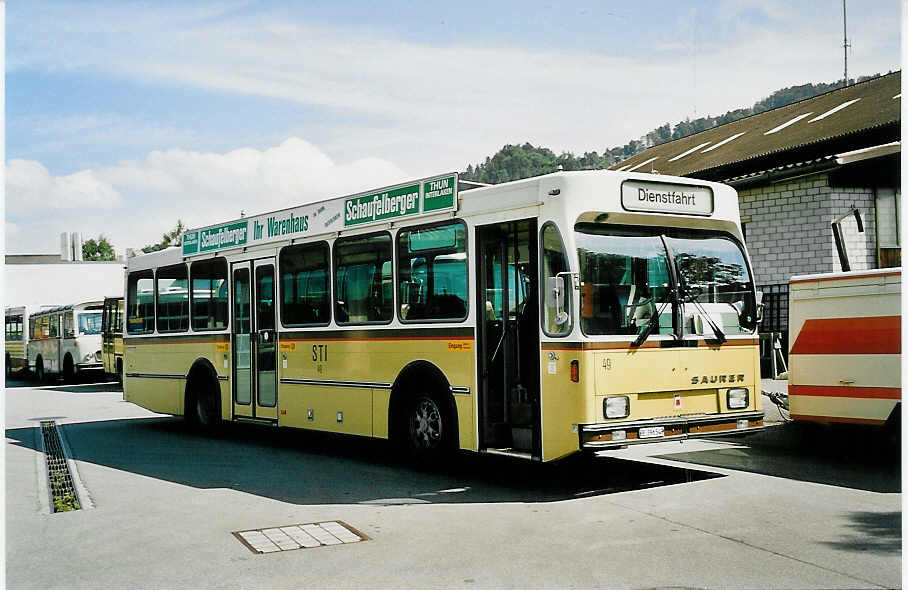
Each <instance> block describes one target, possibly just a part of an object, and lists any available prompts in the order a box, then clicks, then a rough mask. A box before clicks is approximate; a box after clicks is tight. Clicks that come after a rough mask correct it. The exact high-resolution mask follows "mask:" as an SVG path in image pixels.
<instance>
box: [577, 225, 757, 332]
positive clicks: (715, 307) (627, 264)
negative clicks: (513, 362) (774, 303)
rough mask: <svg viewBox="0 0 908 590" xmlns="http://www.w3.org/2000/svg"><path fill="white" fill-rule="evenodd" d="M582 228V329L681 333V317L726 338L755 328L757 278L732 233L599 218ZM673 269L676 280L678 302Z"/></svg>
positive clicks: (689, 325) (691, 328)
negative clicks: (630, 225) (617, 223)
mask: <svg viewBox="0 0 908 590" xmlns="http://www.w3.org/2000/svg"><path fill="white" fill-rule="evenodd" d="M577 229H578V233H577V249H578V255H579V259H580V283H581V298H580V326H581V329H582V330H583V332H584V333H585V334H587V335H622V334H625V335H633V334H640V333H641V332H642V331H643V330H646V332H647V333H648V334H677V333H678V329H677V327H676V325H675V324H676V322H675V319H674V318H675V317H676V316H678V317H681V318H682V320H681V321H682V322H683V333H685V334H698V335H706V336H716V337H723V336H724V335H732V334H750V333H752V332H753V330H754V329H755V328H756V313H755V309H756V305H755V301H754V291H753V283H752V280H751V278H750V273H749V272H748V269H747V264H746V262H745V259H744V253H743V252H742V251H741V248H740V247H739V246H738V244H736V243H735V242H734V241H733V240H731V239H730V238H729V237H726V236H724V235H723V234H718V233H716V232H707V231H694V230H673V229H659V228H634V229H625V228H605V227H602V226H600V225H594V224H582V225H578V227H577ZM641 234H644V235H641ZM669 261H671V265H672V268H671V271H672V272H671V273H670V272H669V271H670V269H669ZM671 274H674V276H676V277H678V280H679V284H678V285H677V287H678V292H679V294H680V298H679V301H673V297H672V293H673V290H672V280H673V279H672V278H671ZM651 323H652V325H651V326H650V324H651Z"/></svg>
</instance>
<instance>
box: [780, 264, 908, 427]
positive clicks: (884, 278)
mask: <svg viewBox="0 0 908 590" xmlns="http://www.w3.org/2000/svg"><path fill="white" fill-rule="evenodd" d="M901 278H902V272H901V269H900V268H886V269H879V270H867V271H851V272H836V273H826V274H818V275H804V276H796V277H792V278H791V281H790V286H789V293H790V295H789V297H790V302H789V312H788V313H789V323H788V326H789V342H790V344H789V354H788V404H789V410H790V412H791V417H792V418H793V419H795V420H803V421H810V422H825V423H849V424H864V425H874V426H882V425H886V424H889V425H891V426H893V427H895V428H896V429H897V427H898V425H899V424H900V422H899V416H900V412H901V407H900V403H901V399H902V387H901V319H902V318H901Z"/></svg>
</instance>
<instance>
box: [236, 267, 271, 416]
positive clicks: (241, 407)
mask: <svg viewBox="0 0 908 590" xmlns="http://www.w3.org/2000/svg"><path fill="white" fill-rule="evenodd" d="M275 325H276V323H275V307H274V259H272V258H267V259H262V260H252V261H248V262H238V263H234V265H233V346H232V347H231V349H232V350H233V415H234V416H235V417H237V418H241V419H242V418H247V419H256V420H268V421H276V420H277V362H276V361H277V331H276V330H275Z"/></svg>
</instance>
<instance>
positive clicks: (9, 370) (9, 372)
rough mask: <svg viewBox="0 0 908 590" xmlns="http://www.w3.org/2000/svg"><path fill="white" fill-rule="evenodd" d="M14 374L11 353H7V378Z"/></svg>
mask: <svg viewBox="0 0 908 590" xmlns="http://www.w3.org/2000/svg"><path fill="white" fill-rule="evenodd" d="M12 376H13V361H11V360H10V358H9V355H6V378H7V379H9V378H10V377H12Z"/></svg>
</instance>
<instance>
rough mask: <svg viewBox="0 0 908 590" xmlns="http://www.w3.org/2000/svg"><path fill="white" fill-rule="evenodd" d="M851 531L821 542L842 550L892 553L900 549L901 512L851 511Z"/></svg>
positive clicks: (849, 516) (849, 517)
mask: <svg viewBox="0 0 908 590" xmlns="http://www.w3.org/2000/svg"><path fill="white" fill-rule="evenodd" d="M848 519H849V520H850V521H851V524H850V525H849V526H850V528H851V529H853V531H854V532H853V533H852V534H850V535H847V536H845V537H843V538H842V539H841V540H838V541H823V544H824V545H826V546H829V547H833V548H835V549H841V550H843V551H857V552H871V553H883V554H892V553H899V552H901V550H902V514H901V512H852V513H851V514H849V515H848Z"/></svg>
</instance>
